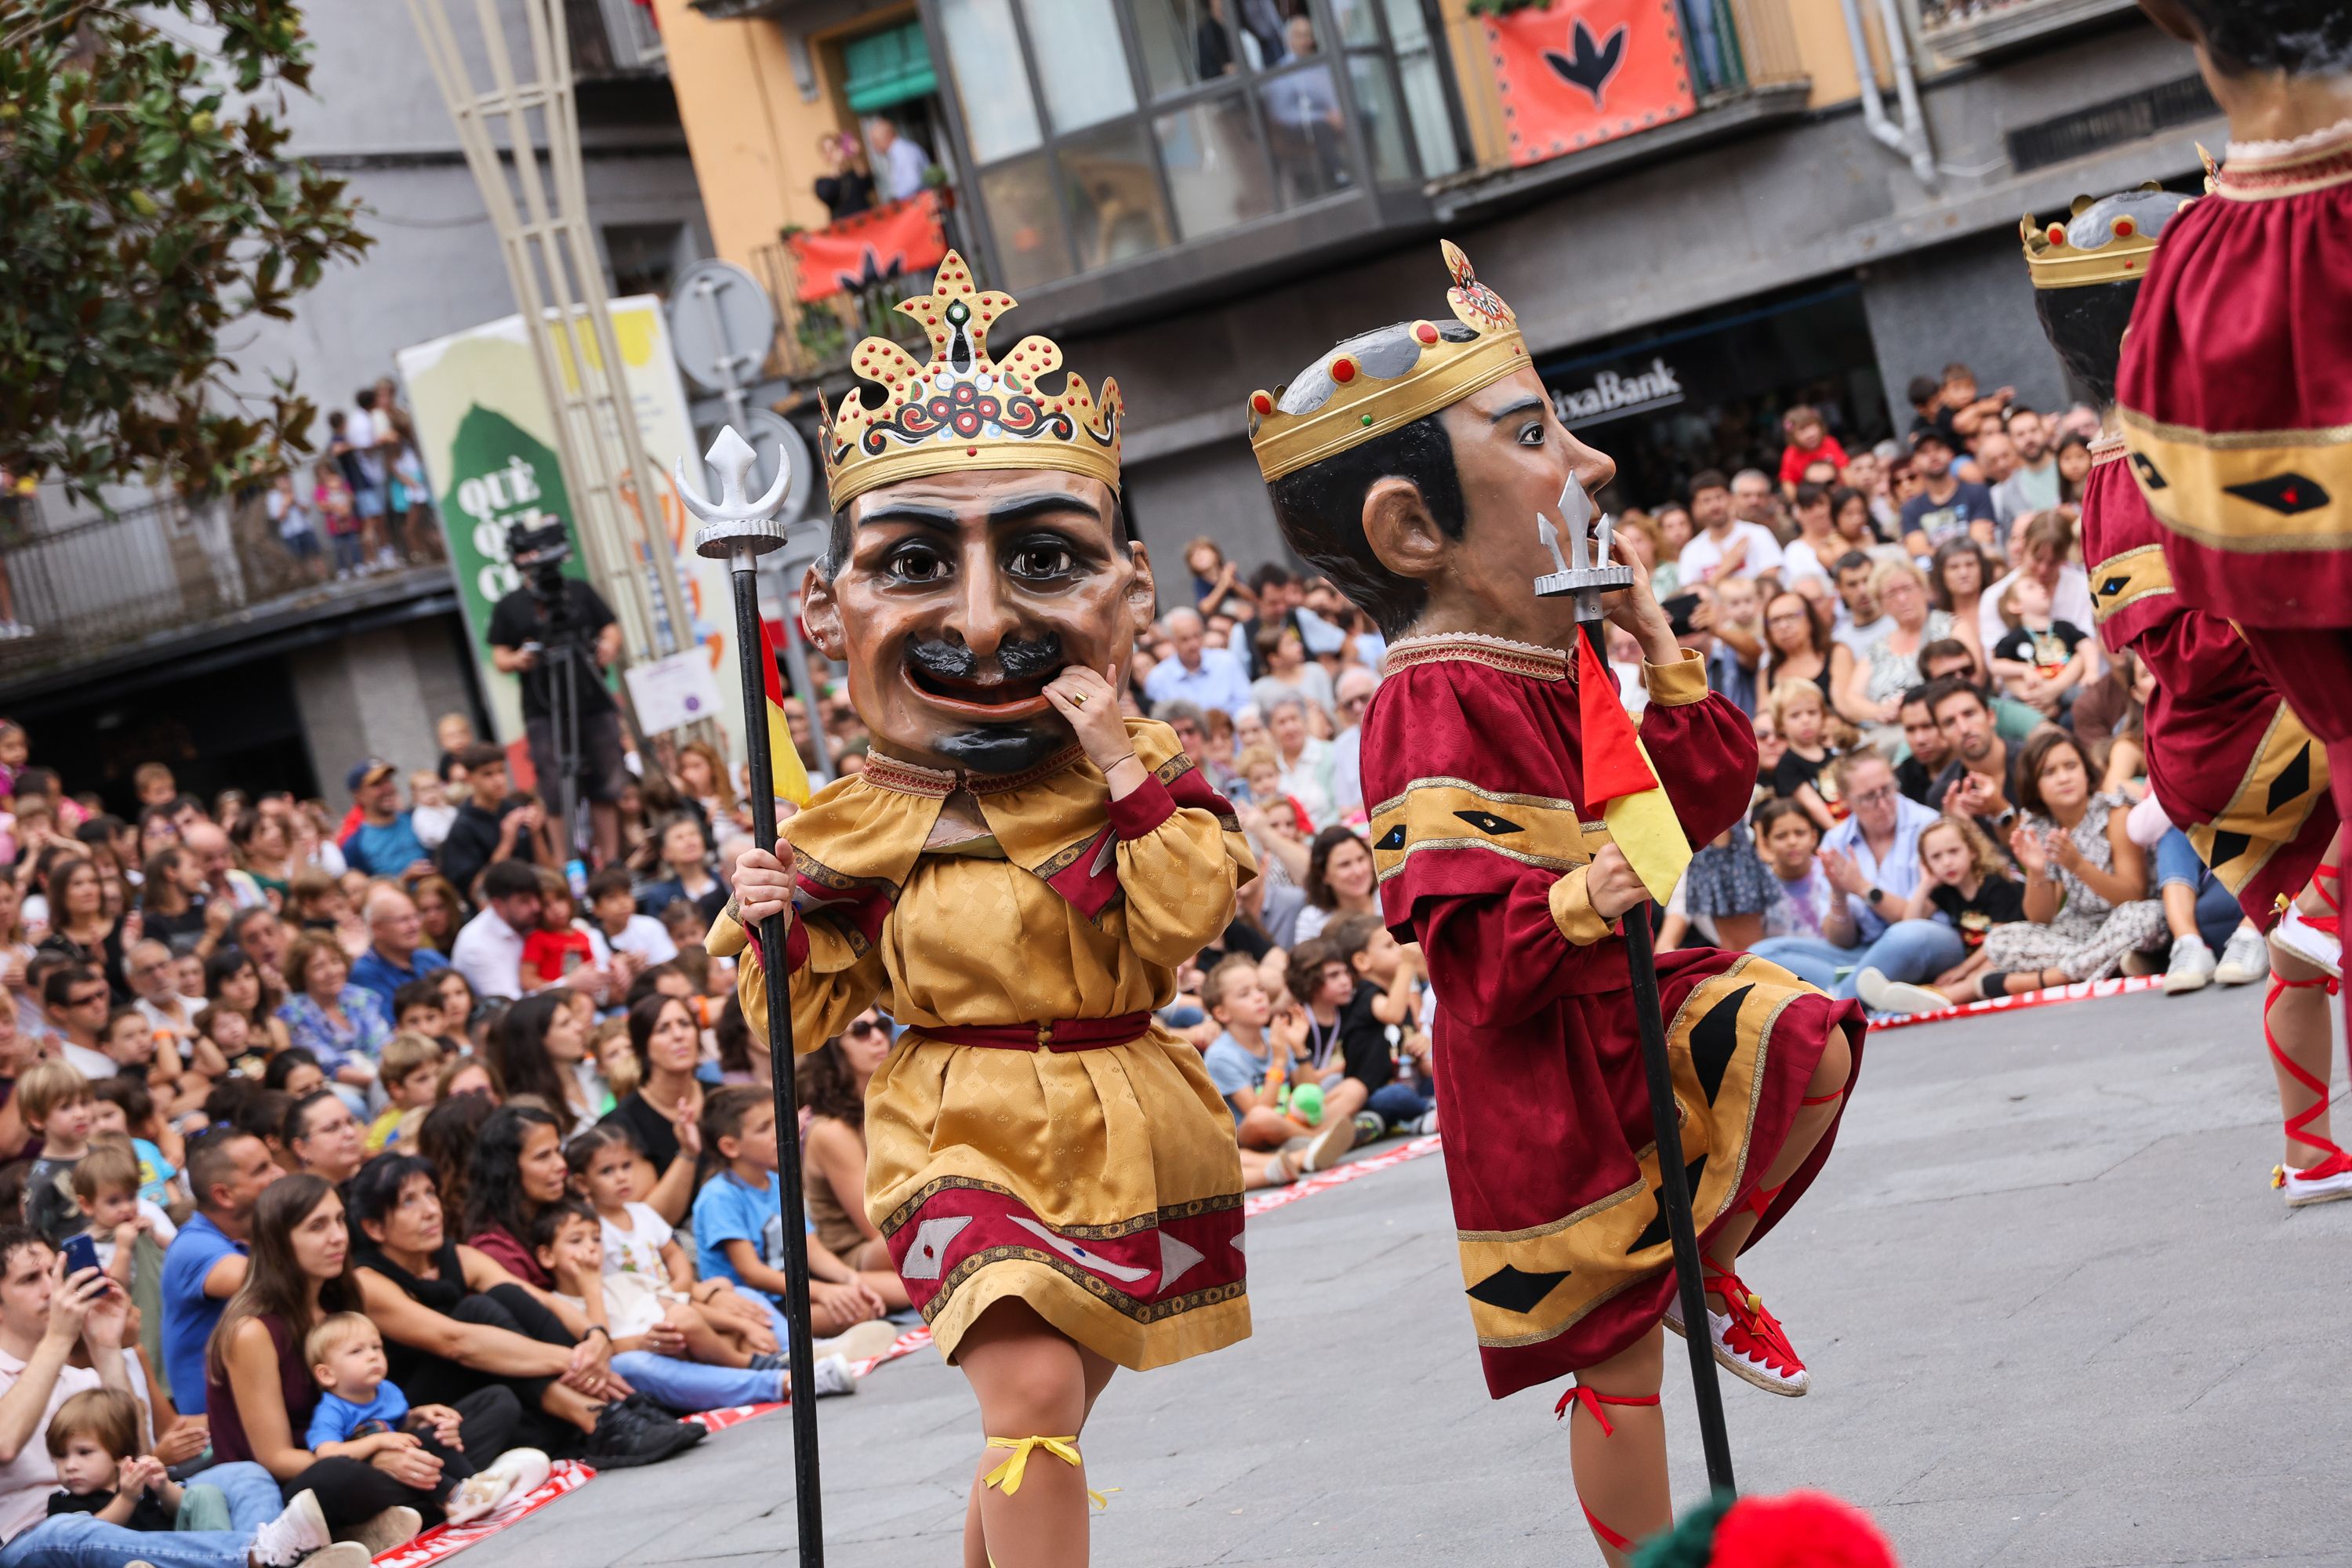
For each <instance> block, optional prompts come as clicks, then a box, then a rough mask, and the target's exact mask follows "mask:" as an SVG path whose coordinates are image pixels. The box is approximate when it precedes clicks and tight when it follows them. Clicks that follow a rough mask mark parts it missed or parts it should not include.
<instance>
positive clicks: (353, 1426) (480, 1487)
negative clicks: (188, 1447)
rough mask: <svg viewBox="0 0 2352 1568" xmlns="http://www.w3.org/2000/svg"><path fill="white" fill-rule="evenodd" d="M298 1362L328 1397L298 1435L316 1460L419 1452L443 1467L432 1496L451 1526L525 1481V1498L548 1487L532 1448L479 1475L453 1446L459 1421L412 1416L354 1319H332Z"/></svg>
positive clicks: (373, 1339)
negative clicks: (398, 1450)
mask: <svg viewBox="0 0 2352 1568" xmlns="http://www.w3.org/2000/svg"><path fill="white" fill-rule="evenodd" d="M302 1354H303V1357H304V1359H305V1360H307V1361H308V1362H309V1363H310V1375H311V1376H313V1377H315V1378H317V1379H318V1380H319V1386H320V1388H322V1389H324V1390H325V1391H326V1392H325V1393H323V1394H320V1396H319V1404H318V1407H317V1408H316V1409H315V1410H313V1411H312V1412H311V1413H310V1430H309V1431H308V1432H306V1433H305V1434H304V1435H303V1444H304V1446H305V1447H308V1448H309V1449H310V1451H311V1452H312V1453H313V1454H315V1455H317V1456H318V1457H319V1458H322V1459H327V1458H348V1459H362V1460H364V1459H371V1458H374V1457H375V1456H376V1455H377V1454H379V1453H383V1452H384V1451H385V1450H386V1449H388V1448H394V1447H421V1448H423V1449H425V1452H427V1453H429V1454H431V1455H433V1456H434V1457H435V1458H438V1459H439V1460H440V1461H441V1476H440V1479H438V1480H437V1481H436V1482H435V1483H434V1484H433V1486H432V1487H431V1488H430V1489H429V1492H430V1495H431V1497H432V1499H433V1500H434V1501H435V1502H436V1503H438V1504H440V1505H441V1508H442V1510H443V1511H444V1513H446V1516H447V1517H448V1520H449V1522H450V1523H452V1524H463V1523H465V1522H466V1521H468V1520H474V1519H479V1518H480V1517H481V1516H482V1515H484V1514H486V1513H488V1512H489V1511H490V1510H492V1509H494V1508H496V1507H498V1505H499V1503H501V1502H503V1501H505V1500H506V1499H507V1495H508V1494H509V1492H511V1491H513V1490H514V1489H515V1486H516V1483H517V1482H518V1481H519V1480H522V1479H530V1486H529V1487H525V1488H524V1490H525V1491H526V1492H527V1491H529V1490H530V1489H532V1488H535V1487H537V1486H538V1484H539V1482H540V1481H541V1480H544V1479H547V1472H548V1468H549V1461H548V1458H547V1456H546V1455H545V1454H542V1453H541V1452H540V1451H539V1450H538V1449H536V1448H509V1449H508V1450H507V1451H506V1452H505V1453H503V1454H500V1455H496V1456H492V1457H491V1458H492V1460H493V1462H491V1463H490V1464H488V1466H486V1467H485V1468H482V1469H481V1470H480V1471H479V1472H477V1470H476V1468H475V1467H474V1463H473V1459H472V1458H468V1457H467V1454H466V1453H465V1451H464V1449H463V1448H462V1447H461V1446H460V1440H459V1438H458V1427H459V1425H460V1423H461V1422H462V1421H463V1419H464V1417H463V1415H460V1413H459V1412H457V1411H456V1410H453V1409H451V1408H450V1407H449V1406H447V1405H419V1406H417V1407H416V1408H415V1409H414V1410H411V1409H410V1408H409V1406H408V1396H407V1395H406V1394H403V1393H401V1392H400V1386H399V1385H398V1384H395V1383H394V1382H392V1381H391V1380H390V1379H389V1378H387V1377H386V1376H385V1375H384V1373H385V1371H386V1370H387V1369H386V1366H385V1363H384V1355H383V1336H382V1335H381V1334H379V1333H378V1332H377V1331H376V1326H375V1325H374V1324H373V1323H372V1322H370V1321H368V1320H367V1319H366V1318H363V1317H362V1316H361V1315H360V1314H359V1313H357V1312H333V1313H330V1314H329V1315H328V1316H327V1317H326V1318H325V1319H323V1320H322V1321H320V1324H319V1326H318V1327H317V1328H315V1329H312V1330H311V1331H310V1338H309V1339H307V1340H305V1341H304V1342H303V1343H302ZM497 1392H499V1391H497V1390H484V1391H483V1393H489V1394H495V1393H497ZM472 1397H474V1398H478V1397H480V1395H478V1394H477V1395H474V1396H472ZM508 1397H509V1398H511V1397H512V1395H511V1394H509V1395H508ZM470 1402H471V1400H470V1399H469V1400H468V1401H467V1403H470Z"/></svg>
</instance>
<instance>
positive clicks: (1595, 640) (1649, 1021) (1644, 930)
mask: <svg viewBox="0 0 2352 1568" xmlns="http://www.w3.org/2000/svg"><path fill="white" fill-rule="evenodd" d="M1559 515H1560V521H1561V522H1562V523H1564V524H1565V525H1566V526H1567V529H1568V542H1569V559H1568V560H1565V561H1563V560H1562V559H1560V553H1559V534H1558V533H1557V531H1555V530H1554V529H1553V528H1552V525H1551V522H1550V520H1549V519H1548V518H1545V517H1542V516H1540V515H1538V517H1537V519H1536V529H1537V531H1538V533H1539V534H1541V536H1542V538H1543V542H1544V544H1545V546H1546V547H1547V548H1549V550H1550V551H1551V559H1552V563H1553V565H1555V566H1556V567H1558V568H1559V570H1557V571H1555V572H1552V573H1549V574H1546V575H1544V576H1541V577H1538V578H1537V579H1536V596H1537V597H1538V598H1543V599H1553V598H1559V597H1562V596H1572V597H1574V599H1575V600H1576V620H1577V626H1578V627H1579V629H1580V630H1581V631H1582V632H1583V634H1584V637H1585V640H1586V641H1587V642H1589V643H1591V645H1592V651H1593V652H1594V653H1596V654H1598V655H1599V656H1600V658H1601V664H1602V665H1603V666H1604V667H1605V666H1606V665H1607V664H1608V662H1609V645H1608V642H1607V640H1606V638H1607V633H1606V632H1605V631H1603V629H1602V626H1603V623H1604V620H1605V617H1604V616H1603V614H1602V612H1601V594H1602V593H1603V592H1604V591H1607V590H1609V589H1612V588H1630V587H1632V586H1633V568H1632V567H1630V566H1612V565H1611V564H1610V563H1609V535H1610V531H1611V522H1610V520H1609V519H1608V518H1606V517H1603V518H1602V519H1601V537H1600V548H1599V551H1598V552H1597V554H1595V553H1593V552H1591V550H1590V548H1589V547H1588V545H1587V543H1586V530H1587V528H1588V526H1589V525H1590V524H1591V518H1592V503H1591V500H1589V499H1588V498H1587V497H1586V495H1585V493H1584V488H1583V487H1582V486H1581V485H1579V484H1578V483H1576V481H1575V480H1573V479H1570V481H1569V485H1568V488H1567V489H1564V490H1562V491H1561V492H1560V497H1559ZM1624 925H1625V966H1626V968H1627V969H1629V970H1631V971H1632V972H1633V1017H1634V1020H1635V1022H1636V1024H1637V1025H1638V1026H1640V1028H1641V1031H1642V1066H1643V1069H1644V1071H1645V1072H1646V1073H1647V1075H1648V1077H1649V1081H1650V1122H1651V1126H1652V1128H1653V1129H1654V1131H1655V1132H1656V1134H1657V1140H1658V1205H1659V1207H1661V1208H1663V1209H1664V1211H1665V1215H1666V1234H1667V1235H1668V1236H1670V1237H1673V1239H1674V1247H1675V1283H1676V1284H1677V1286H1678V1287H1679V1291H1678V1294H1679V1295H1680V1297H1681V1300H1682V1309H1683V1338H1684V1340H1685V1342H1686V1343H1687V1344H1688V1346H1689V1348H1690V1363H1691V1393H1692V1394H1693V1395H1694V1396H1695V1397H1696V1400H1697V1403H1698V1430H1699V1437H1700V1439H1701V1441H1703V1442H1704V1443H1705V1444H1706V1479H1707V1484H1708V1485H1710V1486H1711V1487H1713V1488H1714V1489H1716V1490H1717V1491H1722V1492H1729V1491H1734V1490H1736V1489H1737V1488H1736V1487H1735V1485H1734V1484H1733V1481H1732V1479H1731V1435H1730V1433H1729V1432H1728V1431H1727V1429H1726V1427H1725V1426H1724V1424H1723V1390H1722V1388H1721V1387H1720V1386H1719V1385H1718V1384H1717V1382H1716V1378H1715V1334H1714V1332H1713V1331H1712V1330H1711V1329H1710V1327H1709V1326H1708V1322H1707V1315H1706V1279H1705V1278H1704V1276H1703V1275H1702V1273H1701V1271H1700V1268H1699V1251H1698V1227H1697V1226H1696V1224H1694V1223H1693V1221H1692V1219H1691V1196H1690V1178H1689V1176H1688V1174H1687V1173H1685V1171H1684V1169H1683V1135H1682V1128H1681V1126H1680V1124H1679V1123H1678V1121H1677V1120H1676V1118H1675V1069H1674V1064H1673V1062H1672V1061H1671V1060H1669V1059H1668V1058H1667V1056H1666V1025H1665V1016H1664V1012H1663V1011H1662V1010H1661V1008H1660V1005H1659V1002H1658V958H1657V953H1656V952H1655V950H1654V948H1653V947H1652V946H1651V941H1652V938H1651V934H1650V906H1649V903H1648V901H1647V900H1643V902H1642V903H1639V904H1636V905H1635V906H1634V907H1633V908H1632V909H1630V910H1626V911H1625V917H1624Z"/></svg>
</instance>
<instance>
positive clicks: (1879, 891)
mask: <svg viewBox="0 0 2352 1568" xmlns="http://www.w3.org/2000/svg"><path fill="white" fill-rule="evenodd" d="M1863 897H1864V898H1865V899H1868V900H1870V907H1871V908H1872V909H1876V908H1877V907H1878V906H1879V905H1881V904H1883V903H1885V901H1886V889H1884V888H1882V887H1879V886H1878V885H1877V884H1875V883H1873V884H1872V885H1871V889H1870V891H1868V892H1866V893H1864V895H1863Z"/></svg>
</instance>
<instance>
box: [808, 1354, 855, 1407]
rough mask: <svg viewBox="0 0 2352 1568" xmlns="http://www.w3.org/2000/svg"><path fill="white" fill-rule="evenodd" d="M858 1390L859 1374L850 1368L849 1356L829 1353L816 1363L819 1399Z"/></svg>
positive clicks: (817, 1394)
mask: <svg viewBox="0 0 2352 1568" xmlns="http://www.w3.org/2000/svg"><path fill="white" fill-rule="evenodd" d="M856 1392H857V1374H856V1373H854V1372H852V1371H851V1370H850V1369H849V1358H848V1357H847V1356H838V1355H829V1356H826V1357H825V1358H824V1360H822V1361H820V1362H818V1363H816V1396H817V1397H818V1398H819V1399H830V1398H832V1397H833V1396H834V1395H835V1394H855V1393H856Z"/></svg>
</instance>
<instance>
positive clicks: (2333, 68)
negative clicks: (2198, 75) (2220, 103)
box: [2140, 0, 2352, 108]
mask: <svg viewBox="0 0 2352 1568" xmlns="http://www.w3.org/2000/svg"><path fill="white" fill-rule="evenodd" d="M2140 9H2142V10H2144V11H2146V12H2147V14H2148V15H2149V16H2151V17H2153V18H2154V19H2155V21H2156V24H2157V26H2160V27H2162V28H2163V29H2164V30H2165V31H2166V32H2168V33H2170V34H2171V35H2172V36H2173V37H2176V38H2179V39H2180V40H2181V41H2182V42H2183V43H2189V44H2194V45H2196V46H2197V47H2198V51H2199V53H2200V55H2202V56H2203V57H2204V58H2205V59H2206V61H2207V62H2209V63H2210V65H2211V66H2212V68H2214V69H2215V70H2216V71H2219V72H2220V73H2221V74H2222V75H2224V76H2252V75H2256V74H2263V73H2273V72H2274V73H2278V74H2281V75H2284V76H2290V77H2298V76H2333V75H2337V74H2341V73H2343V72H2345V71H2352V6H2347V5H2345V4H2344V0H2140ZM2224 107H2225V108H2226V107H2227V106H2226V105H2224Z"/></svg>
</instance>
